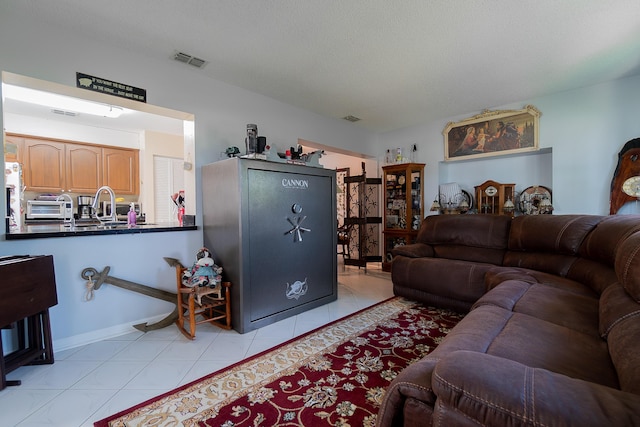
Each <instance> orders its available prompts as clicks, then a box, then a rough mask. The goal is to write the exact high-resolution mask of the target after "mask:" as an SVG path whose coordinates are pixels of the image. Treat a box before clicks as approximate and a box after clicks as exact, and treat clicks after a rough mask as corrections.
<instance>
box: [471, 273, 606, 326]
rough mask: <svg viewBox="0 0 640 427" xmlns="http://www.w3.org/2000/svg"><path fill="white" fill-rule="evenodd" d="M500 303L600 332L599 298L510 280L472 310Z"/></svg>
mask: <svg viewBox="0 0 640 427" xmlns="http://www.w3.org/2000/svg"><path fill="white" fill-rule="evenodd" d="M482 305H496V306H498V307H501V308H503V309H505V310H508V311H513V312H516V313H523V314H527V315H529V316H532V317H535V318H537V319H541V320H545V321H547V322H551V323H554V324H556V325H560V326H564V327H567V328H570V329H573V330H575V331H579V332H582V333H585V334H589V335H593V336H599V333H598V298H596V297H595V296H586V295H581V294H578V293H575V292H572V291H569V290H566V289H560V288H554V287H550V286H547V285H543V284H540V283H530V282H524V281H520V280H508V281H506V282H504V283H502V284H500V285H499V286H497V287H496V288H494V289H492V290H491V291H490V292H488V293H487V294H485V295H484V296H483V297H482V298H480V299H479V300H478V301H477V302H476V303H475V304H474V305H473V307H472V310H473V309H475V308H477V307H479V306H482Z"/></svg>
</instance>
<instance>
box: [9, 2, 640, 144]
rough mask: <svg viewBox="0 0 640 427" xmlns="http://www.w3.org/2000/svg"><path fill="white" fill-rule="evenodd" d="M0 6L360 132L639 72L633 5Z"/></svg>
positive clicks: (638, 20) (638, 10) (638, 17)
mask: <svg viewBox="0 0 640 427" xmlns="http://www.w3.org/2000/svg"><path fill="white" fill-rule="evenodd" d="M0 3H1V4H0V8H12V9H20V10H21V11H22V12H24V13H28V14H29V15H30V16H31V17H32V19H36V20H43V21H46V22H48V23H50V24H53V25H59V26H62V27H66V28H67V29H68V30H70V31H73V32H76V33H80V34H83V35H85V36H86V37H95V38H98V39H101V40H104V41H106V42H108V43H112V44H116V45H119V46H122V47H124V48H126V49H130V50H132V51H136V52H139V53H140V54H143V55H147V56H151V57H155V58H159V59H161V60H167V61H172V59H171V58H172V56H173V54H174V53H175V52H176V51H180V52H185V53H188V54H191V55H194V56H196V57H199V58H202V59H205V60H206V61H208V62H207V64H206V65H205V66H204V67H203V68H202V69H200V70H196V72H199V73H203V74H206V75H207V76H210V77H211V78H214V79H217V80H220V81H223V82H226V83H229V84H232V85H235V86H239V87H242V88H246V89H248V90H251V91H253V92H257V93H261V94H264V95H266V96H269V97H272V98H275V99H278V100H280V101H283V102H286V103H288V104H292V105H295V106H298V107H302V108H305V109H308V110H312V111H315V112H317V113H319V114H321V115H324V116H329V117H336V118H341V117H344V116H347V115H353V116H356V117H359V118H360V119H361V121H359V122H357V123H354V126H363V127H365V128H367V129H369V130H371V131H374V132H384V131H389V130H393V129H398V128H402V127H406V126H410V125H415V124H419V123H425V122H428V121H430V120H437V119H442V118H446V117H451V116H455V115H462V114H475V113H477V112H479V111H481V110H483V109H485V108H494V107H496V106H500V105H503V104H508V103H512V102H517V101H520V100H526V99H530V98H533V97H536V96H540V95H544V94H549V93H555V92H560V91H564V90H569V89H574V88H578V87H583V86H589V85H593V84H597V83H600V82H604V81H607V80H612V79H616V78H620V77H624V76H630V75H636V74H639V73H640V1H638V0H563V1H557V0H528V1H519V0H518V1H516V0H430V1H426V0H399V1H389V0H349V1H337V0H336V1H329V0H304V1H301V0H261V1H243V0H236V1H231V0H227V1H217V0H215V1H214V0H189V1H178V0H137V1H130V0H110V1H108V2H104V1H97V0H52V1H41V0H40V1H39V0H20V1H8V0H0ZM185 66H186V65H185Z"/></svg>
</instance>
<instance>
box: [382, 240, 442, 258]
mask: <svg viewBox="0 0 640 427" xmlns="http://www.w3.org/2000/svg"><path fill="white" fill-rule="evenodd" d="M391 254H392V255H393V256H398V255H401V256H406V257H409V258H423V257H433V255H434V251H433V246H431V245H427V244H425V243H412V244H410V245H402V246H396V247H395V248H393V249H392V250H391Z"/></svg>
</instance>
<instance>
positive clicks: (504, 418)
mask: <svg viewBox="0 0 640 427" xmlns="http://www.w3.org/2000/svg"><path fill="white" fill-rule="evenodd" d="M433 391H434V393H435V394H436V395H437V396H438V398H437V400H436V405H435V409H434V410H433V412H429V413H428V416H432V417H433V420H432V421H433V422H432V423H427V421H426V420H425V422H423V423H421V424H420V423H417V424H405V425H416V426H417V425H433V426H436V427H440V426H442V427H444V426H454V425H455V426H479V425H487V426H489V425H490V426H580V427H602V426H638V425H640V396H638V395H635V394H631V393H625V392H622V391H620V390H615V389H612V388H609V387H604V386H602V385H598V384H594V383H589V382H586V381H582V380H578V379H573V378H569V377H567V376H564V375H559V374H557V373H555V372H550V371H547V370H545V369H537V368H531V367H529V366H525V365H522V364H520V363H517V362H515V361H512V360H505V359H501V358H496V357H494V356H491V355H487V354H482V353H477V352H470V351H456V352H453V353H452V354H451V355H450V356H449V357H447V358H445V359H442V360H441V361H439V362H438V364H437V365H436V368H435V370H434V373H433ZM432 414H433V415H432ZM384 425H389V424H384ZM393 425H397V424H393Z"/></svg>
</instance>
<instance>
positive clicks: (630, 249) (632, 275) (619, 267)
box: [615, 232, 640, 302]
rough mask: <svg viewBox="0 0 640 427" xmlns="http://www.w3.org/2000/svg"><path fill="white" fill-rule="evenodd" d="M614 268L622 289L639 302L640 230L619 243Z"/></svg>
mask: <svg viewBox="0 0 640 427" xmlns="http://www.w3.org/2000/svg"><path fill="white" fill-rule="evenodd" d="M615 268H616V274H617V275H618V279H619V280H620V283H622V286H623V287H624V289H625V290H626V291H627V292H628V293H629V295H631V298H633V299H634V300H636V301H637V302H640V232H636V233H633V234H632V235H630V236H629V237H628V238H626V239H625V240H624V242H623V243H622V244H621V245H620V247H619V249H618V253H617V254H616V262H615Z"/></svg>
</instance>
